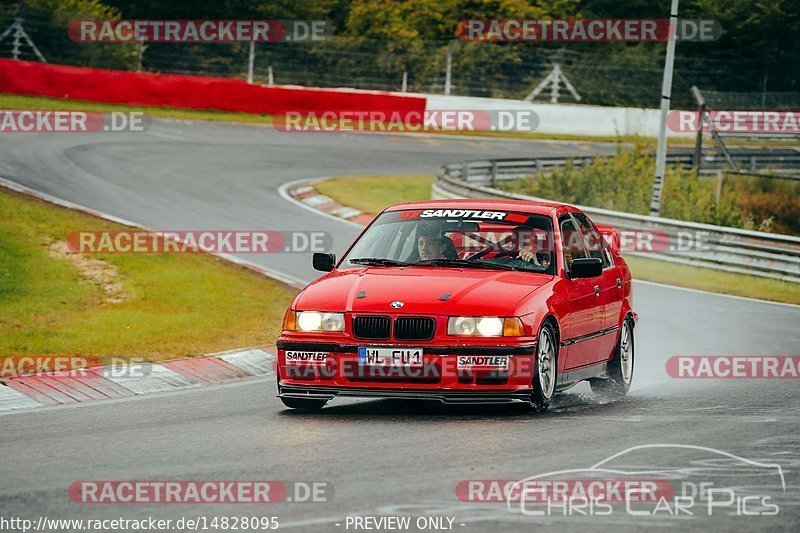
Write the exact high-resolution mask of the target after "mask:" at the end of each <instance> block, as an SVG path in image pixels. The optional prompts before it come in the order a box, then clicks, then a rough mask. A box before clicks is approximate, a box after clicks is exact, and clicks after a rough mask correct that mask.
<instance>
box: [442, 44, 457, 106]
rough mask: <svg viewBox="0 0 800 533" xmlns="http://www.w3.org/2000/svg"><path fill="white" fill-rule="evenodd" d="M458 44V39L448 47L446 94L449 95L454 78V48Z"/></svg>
mask: <svg viewBox="0 0 800 533" xmlns="http://www.w3.org/2000/svg"><path fill="white" fill-rule="evenodd" d="M455 45H456V41H453V42H451V43H450V44H449V45H448V47H447V72H445V75H444V94H446V95H449V94H450V89H451V85H452V83H451V80H452V72H453V48H454V47H455Z"/></svg>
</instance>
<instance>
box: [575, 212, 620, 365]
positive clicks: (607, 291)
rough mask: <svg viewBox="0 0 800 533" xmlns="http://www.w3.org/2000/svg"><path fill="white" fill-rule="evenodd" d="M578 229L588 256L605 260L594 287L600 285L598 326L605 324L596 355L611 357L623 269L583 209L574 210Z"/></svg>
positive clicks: (615, 340) (600, 357)
mask: <svg viewBox="0 0 800 533" xmlns="http://www.w3.org/2000/svg"><path fill="white" fill-rule="evenodd" d="M572 216H573V218H574V219H575V222H576V223H577V226H578V229H579V230H580V231H581V234H582V236H583V239H582V240H583V243H584V246H585V248H586V253H587V254H588V256H589V257H596V258H598V259H600V260H602V261H603V274H602V275H601V276H600V277H599V278H595V280H594V281H595V287H599V288H600V298H599V299H600V301H599V302H598V303H599V304H600V306H601V309H600V310H599V311H598V315H597V320H598V324H597V326H598V327H601V328H602V333H603V334H602V335H600V336H599V337H598V339H597V356H596V359H595V361H606V360H608V359H609V358H610V357H611V355H612V352H613V351H614V348H615V347H616V342H617V330H616V329H615V328H616V327H617V326H619V315H620V313H621V312H622V275H621V272H620V269H619V267H618V266H617V265H615V264H614V263H613V261H612V258H611V254H610V253H609V252H608V245H607V244H606V242H605V240H604V239H603V237H602V235H600V232H599V231H597V228H596V227H595V226H594V224H593V223H592V222H591V221H590V220H589V218H588V217H587V216H586V215H585V214H583V213H577V212H576V213H572Z"/></svg>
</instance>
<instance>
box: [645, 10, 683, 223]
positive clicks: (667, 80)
mask: <svg viewBox="0 0 800 533" xmlns="http://www.w3.org/2000/svg"><path fill="white" fill-rule="evenodd" d="M677 26H678V0H672V8H671V9H670V13H669V40H668V41H667V59H666V62H665V64H664V81H663V83H662V85H661V122H660V123H659V125H658V148H657V149H656V175H655V178H654V179H653V196H652V198H651V200H650V216H653V217H657V216H659V213H660V212H661V191H662V189H663V187H664V172H665V170H666V166H667V114H668V113H669V101H670V98H671V97H672V69H673V66H674V65H675V32H676V30H677Z"/></svg>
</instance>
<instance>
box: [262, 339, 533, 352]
mask: <svg viewBox="0 0 800 533" xmlns="http://www.w3.org/2000/svg"><path fill="white" fill-rule="evenodd" d="M276 344H277V348H278V349H279V350H292V351H297V352H334V353H358V348H359V346H369V347H370V348H398V349H399V348H406V347H407V346H404V345H403V346H401V345H396V344H384V343H381V342H370V341H364V342H363V343H362V344H338V343H335V342H330V343H328V342H305V341H289V340H278V342H277V343H276ZM408 347H414V348H422V349H423V350H425V353H426V354H430V355H532V354H534V353H536V343H535V342H533V343H531V344H526V345H516V346H426V345H425V344H424V343H421V344H414V345H409V346H408Z"/></svg>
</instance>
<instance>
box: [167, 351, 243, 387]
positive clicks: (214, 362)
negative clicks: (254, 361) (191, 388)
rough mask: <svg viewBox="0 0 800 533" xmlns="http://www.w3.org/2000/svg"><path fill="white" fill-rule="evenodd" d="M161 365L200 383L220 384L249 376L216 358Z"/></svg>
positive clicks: (185, 360)
mask: <svg viewBox="0 0 800 533" xmlns="http://www.w3.org/2000/svg"><path fill="white" fill-rule="evenodd" d="M162 365H163V366H165V367H166V368H168V369H170V370H172V371H173V372H175V373H177V374H180V375H182V376H183V377H185V378H188V379H190V380H192V381H196V382H200V383H222V382H224V381H229V380H231V379H235V378H242V377H249V376H250V375H251V374H250V373H249V372H245V371H244V370H242V369H239V368H236V367H234V366H233V365H230V364H228V363H226V362H224V361H220V360H219V359H217V358H216V357H203V358H200V359H183V360H180V361H168V362H166V363H162Z"/></svg>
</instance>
